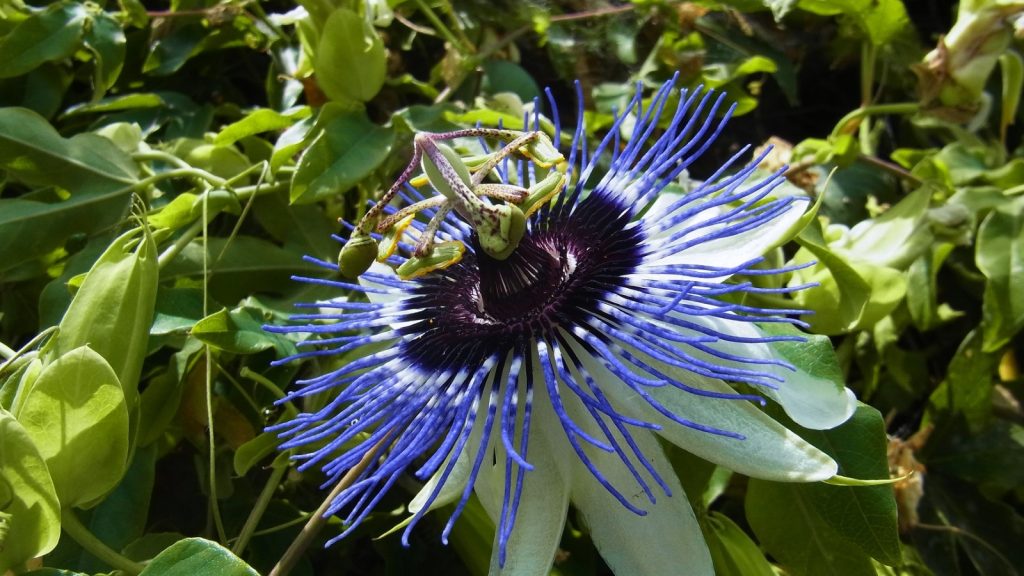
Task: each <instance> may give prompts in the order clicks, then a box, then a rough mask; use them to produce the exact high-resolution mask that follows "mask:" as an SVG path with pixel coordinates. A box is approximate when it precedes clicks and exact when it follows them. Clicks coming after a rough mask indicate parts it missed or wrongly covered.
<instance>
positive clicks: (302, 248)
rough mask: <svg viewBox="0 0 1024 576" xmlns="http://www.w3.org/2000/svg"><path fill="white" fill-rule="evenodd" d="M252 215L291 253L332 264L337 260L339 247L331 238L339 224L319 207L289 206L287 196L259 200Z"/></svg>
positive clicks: (253, 208) (255, 203) (270, 195)
mask: <svg viewBox="0 0 1024 576" xmlns="http://www.w3.org/2000/svg"><path fill="white" fill-rule="evenodd" d="M252 215H253V217H254V218H255V219H256V221H257V222H259V223H260V226H262V227H263V229H264V230H266V231H267V232H268V233H269V234H270V235H271V236H272V237H273V238H274V239H275V240H277V241H278V242H281V243H282V244H284V245H285V246H287V247H288V248H290V249H293V250H296V251H298V252H302V253H304V254H310V255H313V256H317V257H319V258H321V259H322V260H328V261H330V260H332V259H334V258H336V257H337V256H338V248H339V246H338V243H337V242H336V241H335V240H334V239H332V238H331V235H332V234H334V233H335V232H336V231H337V227H338V224H337V221H332V219H331V218H330V217H329V216H328V215H327V214H325V213H324V210H323V208H322V207H321V206H319V205H317V204H303V205H297V204H288V196H287V195H286V194H268V195H263V196H259V197H257V198H256V201H255V202H254V203H253V206H252Z"/></svg>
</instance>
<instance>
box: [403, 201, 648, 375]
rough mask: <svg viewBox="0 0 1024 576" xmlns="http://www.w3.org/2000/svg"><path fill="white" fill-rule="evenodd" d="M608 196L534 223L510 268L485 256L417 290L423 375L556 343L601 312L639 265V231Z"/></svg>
mask: <svg viewBox="0 0 1024 576" xmlns="http://www.w3.org/2000/svg"><path fill="white" fill-rule="evenodd" d="M629 218H630V214H629V212H628V211H626V210H623V208H622V207H621V206H619V205H618V203H616V202H614V201H611V200H609V199H608V198H607V196H603V195H594V196H592V197H589V198H587V199H585V200H583V201H582V202H581V203H580V204H579V206H577V208H576V210H574V211H573V213H572V214H571V215H568V214H564V215H562V216H555V215H548V217H547V218H534V220H533V222H532V226H531V230H530V231H529V232H528V233H527V235H526V236H524V237H523V240H522V241H521V242H520V244H519V247H518V248H517V249H516V251H515V252H513V253H512V255H511V256H509V258H508V259H506V260H495V259H493V258H491V257H489V256H487V255H486V254H484V253H483V252H482V251H481V250H475V251H474V252H475V254H473V253H467V254H466V256H465V257H464V258H463V260H462V261H461V262H459V263H458V264H457V265H455V266H452V267H451V268H448V269H446V270H444V271H442V272H439V273H435V274H432V275H431V276H429V277H427V278H426V279H424V280H423V281H421V282H420V283H419V287H418V289H417V290H416V294H417V296H416V297H414V298H411V299H410V300H409V301H408V303H407V306H406V309H407V310H409V312H408V314H407V316H406V318H405V319H406V320H409V321H414V323H413V324H411V325H409V326H407V327H406V328H405V333H406V334H407V335H409V336H413V335H415V337H413V338H410V339H408V340H406V341H404V345H405V346H406V350H405V351H406V352H407V353H408V354H409V355H410V357H411V358H415V359H416V360H418V362H419V364H420V365H421V366H422V367H425V368H438V367H439V366H440V365H442V364H444V363H446V362H448V361H450V360H452V359H455V358H458V359H459V360H460V361H465V360H469V361H478V360H479V359H480V358H482V357H486V356H490V355H492V354H494V353H495V352H498V351H501V350H508V349H511V348H513V347H514V346H516V344H520V343H523V342H524V341H525V340H527V339H531V338H537V337H540V338H543V337H545V336H554V335H555V334H553V330H555V328H556V327H558V326H562V327H566V328H568V327H570V326H572V325H575V324H578V323H580V322H581V321H582V320H583V319H585V318H586V317H588V316H590V315H592V314H594V313H595V312H596V306H595V304H596V303H597V302H598V300H600V298H601V297H602V296H603V295H604V294H605V293H606V292H607V291H608V289H609V288H610V287H612V286H615V285H617V284H618V283H621V282H617V281H618V280H620V279H621V278H622V277H624V276H625V275H627V274H629V273H631V272H632V271H633V269H634V268H635V267H636V266H637V265H638V264H639V263H640V259H641V253H640V250H639V248H638V247H639V246H640V245H641V244H642V243H641V238H640V234H641V232H640V231H639V228H638V227H632V228H629V227H627V226H626V223H627V222H628V219H629Z"/></svg>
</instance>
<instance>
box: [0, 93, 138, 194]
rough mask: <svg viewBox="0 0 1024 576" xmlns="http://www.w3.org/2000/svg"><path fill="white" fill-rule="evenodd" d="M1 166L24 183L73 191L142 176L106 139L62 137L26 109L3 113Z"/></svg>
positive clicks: (124, 183)
mask: <svg viewBox="0 0 1024 576" xmlns="http://www.w3.org/2000/svg"><path fill="white" fill-rule="evenodd" d="M0 168H3V169H4V170H7V171H8V173H10V174H11V176H13V177H14V178H15V179H17V180H21V181H22V182H25V183H26V184H30V185H34V186H59V187H61V188H64V189H65V190H69V191H72V192H77V191H82V190H85V191H93V190H95V189H109V188H111V187H124V186H128V185H131V184H134V183H135V182H136V174H137V172H138V169H137V168H136V166H135V164H134V162H132V160H131V158H129V157H128V156H127V155H126V154H124V153H123V152H121V151H120V150H119V149H118V148H117V147H116V146H114V144H113V143H112V142H110V141H109V140H107V139H106V138H103V137H100V136H96V135H95V134H79V135H77V136H74V137H72V138H69V139H67V138H63V137H62V136H61V135H60V134H58V133H57V131H56V130H54V129H53V127H52V126H50V123H49V122H47V121H46V119H45V118H43V117H42V116H39V115H38V114H36V113H35V112H32V111H31V110H26V109H24V108H3V109H0Z"/></svg>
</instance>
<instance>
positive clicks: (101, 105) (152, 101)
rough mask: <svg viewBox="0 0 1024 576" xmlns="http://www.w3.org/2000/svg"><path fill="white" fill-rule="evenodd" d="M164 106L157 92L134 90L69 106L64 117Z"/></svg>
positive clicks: (165, 104)
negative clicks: (129, 92)
mask: <svg viewBox="0 0 1024 576" xmlns="http://www.w3.org/2000/svg"><path fill="white" fill-rule="evenodd" d="M164 106H167V103H166V102H164V99H163V98H161V97H160V96H159V95H157V94H151V93H146V92H132V93H131V94H124V95H122V96H108V97H106V98H102V99H100V100H97V101H95V102H83V103H81V104H75V105H74V106H69V107H68V109H67V110H65V111H64V117H66V118H72V117H75V116H79V115H82V114H102V113H105V112H120V111H122V110H137V109H139V108H162V107H164Z"/></svg>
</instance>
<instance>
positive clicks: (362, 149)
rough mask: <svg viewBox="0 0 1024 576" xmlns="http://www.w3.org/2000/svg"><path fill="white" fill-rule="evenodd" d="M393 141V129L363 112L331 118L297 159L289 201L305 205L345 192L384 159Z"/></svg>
mask: <svg viewBox="0 0 1024 576" xmlns="http://www.w3.org/2000/svg"><path fill="white" fill-rule="evenodd" d="M393 142H394V130H393V129H391V128H382V127H380V126H377V125H376V124H374V123H372V122H370V120H369V119H368V118H367V117H366V115H365V114H364V113H353V114H345V115H342V116H340V117H338V118H335V119H334V120H332V121H331V122H330V123H329V124H327V125H326V126H325V127H324V131H323V133H321V134H320V135H319V136H317V137H316V139H315V140H314V141H313V143H312V144H311V145H310V146H309V148H307V149H306V152H305V153H304V154H303V155H302V158H301V159H299V165H298V168H297V169H296V171H295V175H294V176H293V178H292V191H291V201H292V202H293V203H300V204H307V203H311V202H316V201H319V200H323V199H325V198H328V197H331V196H334V195H337V194H343V193H344V192H347V191H348V190H349V189H350V188H352V187H353V186H355V185H356V184H357V183H358V182H359V181H361V180H362V179H363V178H365V177H366V176H368V175H369V174H370V173H371V172H373V171H374V170H375V169H376V168H377V167H378V166H380V164H381V163H382V162H384V160H385V159H386V158H387V156H388V153H390V152H391V145H392V143H393Z"/></svg>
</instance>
